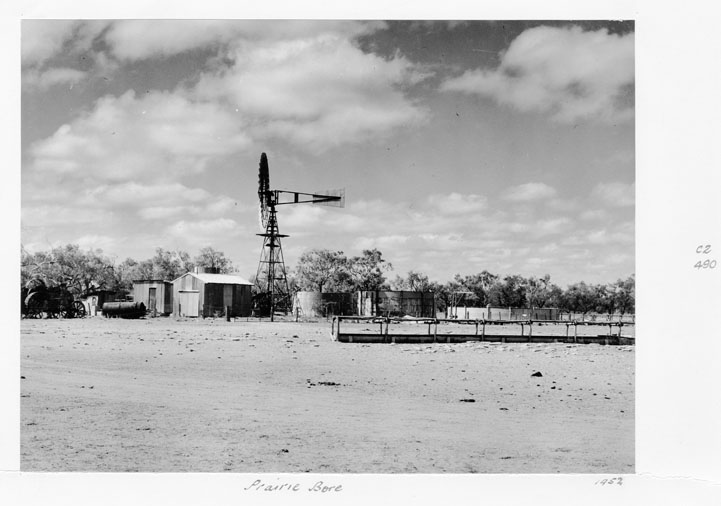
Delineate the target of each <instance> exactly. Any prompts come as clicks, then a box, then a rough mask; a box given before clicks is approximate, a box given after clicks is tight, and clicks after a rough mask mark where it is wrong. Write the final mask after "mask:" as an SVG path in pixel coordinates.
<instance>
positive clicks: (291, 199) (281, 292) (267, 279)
mask: <svg viewBox="0 0 721 506" xmlns="http://www.w3.org/2000/svg"><path fill="white" fill-rule="evenodd" d="M258 200H259V201H260V209H259V211H260V226H261V228H262V229H263V230H264V232H263V233H262V234H257V235H259V236H260V237H262V238H263V248H262V250H261V252H260V262H259V263H258V272H257V273H256V276H255V289H256V296H255V306H256V314H257V313H260V315H270V320H271V321H273V316H274V315H275V312H276V310H279V311H283V312H285V313H286V314H287V313H288V310H289V309H290V306H291V298H290V291H289V289H288V277H287V275H286V269H285V261H284V260H283V248H282V246H281V242H280V240H281V238H283V237H288V236H287V235H284V234H281V233H280V229H279V228H278V213H277V211H276V209H275V208H276V206H280V205H289V204H320V205H326V206H333V207H344V206H345V190H343V189H341V190H326V191H322V192H317V193H302V192H295V191H287V190H271V189H270V172H269V169H268V157H267V156H266V154H265V153H263V154H261V155H260V167H259V171H258Z"/></svg>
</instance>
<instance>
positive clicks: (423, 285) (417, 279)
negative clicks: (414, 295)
mask: <svg viewBox="0 0 721 506" xmlns="http://www.w3.org/2000/svg"><path fill="white" fill-rule="evenodd" d="M432 286H433V283H431V281H430V280H429V279H428V276H426V275H425V274H423V273H421V272H416V271H408V274H406V277H405V278H402V277H401V276H396V278H395V279H394V280H393V283H391V287H392V288H393V289H394V290H408V291H410V292H430V291H431V287H432Z"/></svg>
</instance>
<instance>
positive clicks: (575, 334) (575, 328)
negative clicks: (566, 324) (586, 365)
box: [573, 320, 578, 344]
mask: <svg viewBox="0 0 721 506" xmlns="http://www.w3.org/2000/svg"><path fill="white" fill-rule="evenodd" d="M573 342H574V343H576V344H578V323H576V321H575V320H574V322H573Z"/></svg>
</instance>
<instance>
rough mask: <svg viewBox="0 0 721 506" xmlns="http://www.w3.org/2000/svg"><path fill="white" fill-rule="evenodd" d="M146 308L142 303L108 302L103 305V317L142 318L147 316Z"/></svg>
mask: <svg viewBox="0 0 721 506" xmlns="http://www.w3.org/2000/svg"><path fill="white" fill-rule="evenodd" d="M145 313H146V308H145V304H143V303H142V302H106V303H105V304H103V316H105V317H106V318H140V317H141V316H145Z"/></svg>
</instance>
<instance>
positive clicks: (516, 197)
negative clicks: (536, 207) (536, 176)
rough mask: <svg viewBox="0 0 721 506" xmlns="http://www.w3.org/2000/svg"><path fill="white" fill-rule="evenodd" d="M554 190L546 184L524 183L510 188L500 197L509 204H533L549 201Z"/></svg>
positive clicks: (553, 195) (554, 193) (554, 192)
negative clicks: (534, 202)
mask: <svg viewBox="0 0 721 506" xmlns="http://www.w3.org/2000/svg"><path fill="white" fill-rule="evenodd" d="M555 196H556V189H555V188H553V187H552V186H549V185H547V184H546V183H524V184H519V185H517V186H512V187H510V188H508V189H507V190H506V191H505V192H503V194H502V197H503V198H504V199H505V200H508V201H510V202H533V201H538V200H545V199H551V198H553V197H555Z"/></svg>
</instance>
